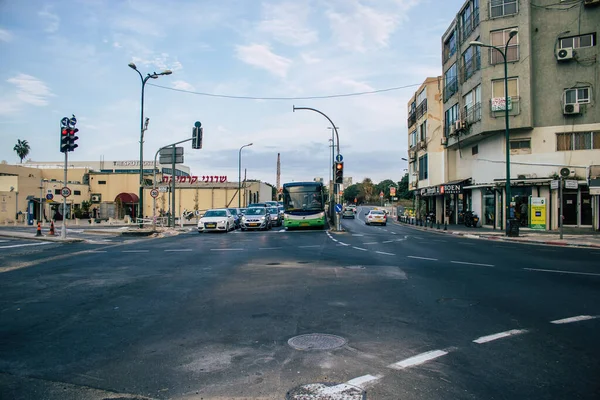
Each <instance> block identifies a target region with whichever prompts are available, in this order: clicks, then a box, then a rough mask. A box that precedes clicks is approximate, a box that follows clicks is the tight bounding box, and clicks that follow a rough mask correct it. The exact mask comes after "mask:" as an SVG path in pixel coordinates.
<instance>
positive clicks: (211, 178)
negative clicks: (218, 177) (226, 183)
mask: <svg viewBox="0 0 600 400" xmlns="http://www.w3.org/2000/svg"><path fill="white" fill-rule="evenodd" d="M214 179H215V177H214V176H212V175H211V176H210V183H213V181H214Z"/></svg>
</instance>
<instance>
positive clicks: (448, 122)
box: [444, 103, 459, 136]
mask: <svg viewBox="0 0 600 400" xmlns="http://www.w3.org/2000/svg"><path fill="white" fill-rule="evenodd" d="M458 107H459V106H458V103H456V104H455V105H453V106H452V107H450V108H449V109H447V110H446V112H445V113H444V135H445V136H448V135H449V134H450V127H451V126H452V125H453V124H454V121H456V120H457V119H458V114H459V108H458Z"/></svg>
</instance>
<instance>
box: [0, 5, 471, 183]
mask: <svg viewBox="0 0 600 400" xmlns="http://www.w3.org/2000/svg"><path fill="white" fill-rule="evenodd" d="M461 4H462V1H454V0H305V1H263V2H261V1H254V0H221V1H204V0H196V1H177V0H174V1H153V0H144V1H137V0H136V1H117V0H69V1H67V0H64V1H35V0H32V1H17V0H3V1H0V55H1V59H2V61H3V68H2V70H1V71H0V137H1V140H2V146H1V147H0V160H6V161H8V162H9V163H16V162H18V158H17V156H16V154H15V153H14V151H12V148H13V146H14V144H15V143H16V141H17V139H25V140H27V141H28V142H29V143H30V145H31V153H30V155H29V157H28V158H31V159H32V160H34V161H54V160H60V159H62V154H61V153H60V152H59V150H58V143H59V122H60V119H61V118H62V117H63V116H71V114H75V115H76V116H77V119H78V121H79V123H78V128H79V129H80V132H79V137H80V139H79V141H78V143H79V148H78V149H77V150H76V151H75V152H72V153H70V154H69V157H70V158H71V159H74V160H100V158H101V157H103V158H104V159H105V160H137V159H139V123H140V119H139V118H140V117H139V111H140V91H141V82H140V79H139V76H138V75H137V73H136V72H135V71H133V70H131V69H130V68H129V67H128V66H127V64H128V63H129V62H132V61H133V62H135V64H136V65H137V67H138V69H139V70H140V71H141V72H142V73H143V74H146V73H149V72H150V73H151V72H153V71H156V72H160V71H162V70H163V69H166V68H168V69H171V70H172V71H173V74H172V75H170V76H161V77H160V78H159V79H157V80H150V81H149V83H152V84H157V85H162V86H166V87H168V88H176V89H183V90H189V91H197V92H204V93H214V94H226V95H236V96H253V97H305V96H326V95H333V94H341V93H355V92H362V91H370V90H375V89H385V88H389V87H397V86H404V85H413V84H420V83H421V82H422V81H423V80H424V79H425V78H426V77H427V76H436V75H439V74H441V62H440V58H441V55H440V42H441V39H440V38H441V35H442V34H443V32H444V31H445V30H446V28H447V27H448V26H449V24H450V22H451V20H452V17H453V15H455V13H456V12H457V10H458V8H459V7H460V5H461ZM415 90H416V87H410V88H407V89H401V90H397V91H390V92H385V93H381V94H371V95H365V96H358V97H344V98H333V99H318V100H277V101H270V100H239V99H225V98H217V97H209V96H202V95H196V94H190V93H184V92H177V91H172V90H167V89H163V88H159V87H155V86H146V97H145V102H146V104H145V115H146V116H147V117H149V118H150V125H149V129H148V131H147V132H146V138H145V139H146V140H145V144H144V159H145V160H150V159H152V158H153V157H154V153H155V152H156V150H157V149H158V148H159V147H160V146H163V145H165V144H168V143H172V142H174V141H178V140H183V139H185V138H187V137H189V136H190V135H191V130H192V126H193V123H194V122H195V121H197V120H199V121H201V122H202V125H203V127H204V147H203V149H202V150H192V149H191V146H190V145H189V144H187V145H185V153H186V154H185V164H186V165H188V166H190V167H191V169H192V173H193V174H194V175H227V176H228V177H229V180H231V181H235V180H237V165H238V149H239V148H240V146H241V145H243V144H246V143H249V142H253V143H254V145H253V146H252V147H249V148H246V149H244V153H243V168H247V169H248V177H249V178H254V179H261V180H264V181H267V182H271V183H275V176H276V160H277V153H278V152H279V153H281V170H282V171H281V172H282V182H286V181H291V180H296V181H298V180H312V178H313V177H316V176H321V177H325V178H327V177H328V173H329V165H330V164H329V154H330V149H329V147H328V146H329V138H330V137H331V131H330V130H329V129H327V128H328V126H330V125H329V123H328V122H327V120H326V119H324V118H323V117H321V116H320V115H318V114H316V113H312V112H309V111H296V112H295V113H294V112H292V105H296V106H304V107H313V108H317V109H319V110H321V111H323V112H325V113H326V114H327V115H329V117H331V119H332V120H333V121H334V122H335V124H336V126H338V127H339V134H340V148H341V153H342V154H343V155H344V161H345V175H346V176H352V177H353V178H354V180H355V181H357V180H361V179H362V178H364V177H367V176H368V177H370V178H372V179H373V180H375V181H378V180H380V179H384V178H388V177H389V178H392V179H395V180H399V179H400V178H401V176H402V175H403V168H406V164H405V163H403V162H401V161H399V158H400V157H406V147H407V140H406V130H407V128H406V117H407V115H406V103H407V101H408V99H409V98H410V96H411V95H412V94H413V93H414V91H415Z"/></svg>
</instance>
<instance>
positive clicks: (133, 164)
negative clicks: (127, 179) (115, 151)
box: [113, 160, 154, 167]
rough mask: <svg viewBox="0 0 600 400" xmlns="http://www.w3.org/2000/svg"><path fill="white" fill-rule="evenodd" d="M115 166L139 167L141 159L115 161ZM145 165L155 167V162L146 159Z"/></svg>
mask: <svg viewBox="0 0 600 400" xmlns="http://www.w3.org/2000/svg"><path fill="white" fill-rule="evenodd" d="M113 166H115V167H139V166H140V162H139V161H133V160H132V161H113ZM144 166H145V167H153V166H154V162H153V161H144Z"/></svg>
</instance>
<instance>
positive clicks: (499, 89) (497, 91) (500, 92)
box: [492, 78, 519, 98]
mask: <svg viewBox="0 0 600 400" xmlns="http://www.w3.org/2000/svg"><path fill="white" fill-rule="evenodd" d="M508 96H509V97H518V96H519V78H508ZM498 97H504V79H494V80H493V81H492V98H498Z"/></svg>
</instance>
